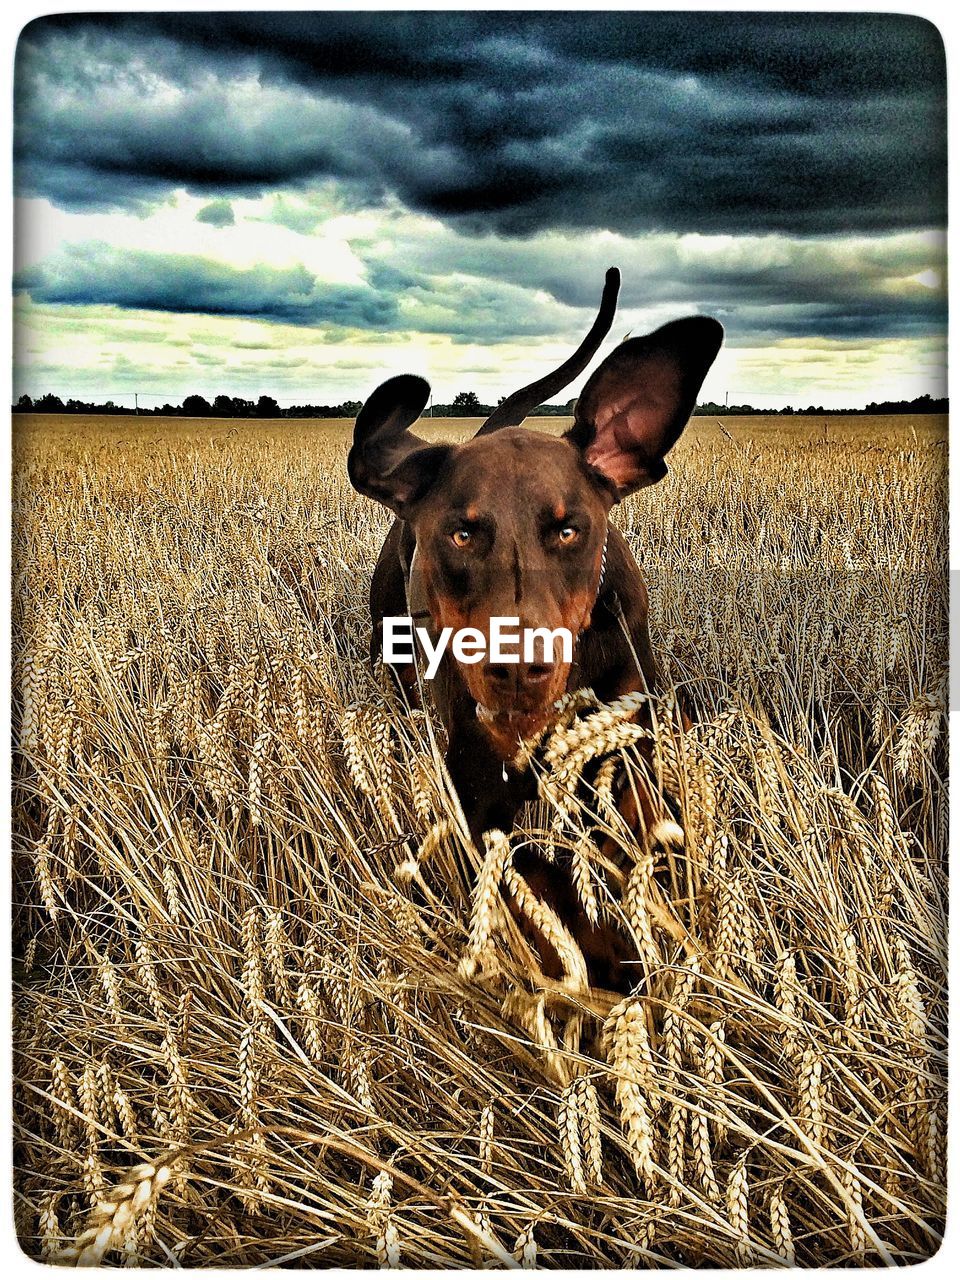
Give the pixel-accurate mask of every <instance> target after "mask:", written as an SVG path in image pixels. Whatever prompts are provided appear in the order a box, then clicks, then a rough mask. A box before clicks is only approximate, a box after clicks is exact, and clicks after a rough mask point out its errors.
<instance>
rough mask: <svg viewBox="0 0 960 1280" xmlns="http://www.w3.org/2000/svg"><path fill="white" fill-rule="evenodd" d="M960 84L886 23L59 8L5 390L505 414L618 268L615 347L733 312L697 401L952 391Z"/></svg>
mask: <svg viewBox="0 0 960 1280" xmlns="http://www.w3.org/2000/svg"><path fill="white" fill-rule="evenodd" d="M944 78H945V72H944V63H943V52H942V46H941V43H940V40H939V37H938V35H937V33H936V32H935V30H934V29H933V28H932V27H931V26H930V25H928V24H927V23H925V22H924V21H922V20H921V19H917V18H909V17H900V16H896V15H882V14H851V15H844V14H831V13H817V14H784V13H772V14H759V13H747V14H744V13H737V14H730V15H727V14H723V13H708V14H704V13H696V14H683V13H666V14H664V13H660V14H658V13H650V12H612V13H603V12H597V11H595V10H589V11H586V10H585V11H583V12H573V13H569V12H568V13H563V12H546V13H542V12H541V13H536V12H519V13H505V12H493V11H488V12H456V11H453V12H451V11H433V12H421V13H409V12H399V13H359V14H358V13H353V14H349V13H286V14H281V13H263V14H261V13H239V14H238V13H223V12H221V13H213V14H200V13H188V14H180V15H177V14H149V15H146V14H144V15H129V16H122V15H111V14H108V15H100V16H96V15H94V16H91V15H75V16H68V17H60V18H50V19H40V20H38V21H36V22H34V23H32V24H31V25H30V26H28V27H27V28H26V30H25V31H24V33H23V35H22V36H21V39H20V44H19V47H18V56H17V68H16V86H15V88H16V106H15V124H16V180H17V211H16V229H17V263H16V276H15V285H14V288H15V297H16V348H17V351H16V357H17V358H16V374H15V392H16V394H18V395H19V394H20V393H21V392H26V393H28V394H30V395H32V396H37V395H40V394H43V393H44V392H46V391H52V392H55V393H56V394H58V395H61V396H62V397H64V398H66V397H68V396H71V395H74V396H79V397H81V398H93V397H96V398H104V399H105V398H107V397H108V396H110V397H113V398H114V399H116V400H120V399H125V400H129V401H130V402H132V395H133V392H134V391H138V392H140V393H141V402H142V403H153V402H162V401H164V400H171V401H178V400H180V399H182V397H183V396H184V395H185V394H187V393H189V392H194V391H196V392H200V393H201V394H204V395H206V396H208V397H212V396H213V395H215V394H217V393H218V392H225V393H227V394H231V395H243V396H252V397H256V396H257V395H259V394H261V393H264V394H269V395H273V396H275V397H276V398H277V399H278V400H279V401H280V403H281V404H288V403H291V402H303V401H312V402H314V403H335V402H338V401H341V400H344V399H362V398H364V397H365V396H366V395H367V394H368V393H369V392H370V391H371V390H372V389H373V387H374V386H376V385H377V384H378V383H379V382H380V381H381V380H382V379H383V378H384V377H387V376H389V375H390V374H392V373H399V372H416V373H420V374H423V375H424V376H426V377H427V378H428V379H429V380H430V382H431V383H432V385H433V389H434V394H435V397H436V399H437V400H438V401H445V400H449V399H452V397H453V396H454V394H456V392H458V391H461V390H475V391H476V392H477V393H478V394H479V395H480V397H481V399H483V400H494V399H496V397H498V396H499V395H503V394H505V393H506V392H509V391H511V390H513V389H514V387H515V386H517V385H519V384H521V383H523V382H526V381H529V380H530V379H531V378H532V377H534V376H539V375H540V374H541V373H543V372H545V371H546V369H547V368H548V367H550V366H551V365H552V364H553V363H554V362H557V361H559V359H561V358H563V357H564V356H565V355H566V354H567V353H568V352H569V350H570V348H571V347H572V346H573V345H575V344H576V343H577V342H578V341H579V339H580V337H581V336H582V334H583V333H584V332H585V331H586V329H587V328H588V327H589V325H590V323H591V320H592V317H593V313H594V310H595V308H596V304H597V302H598V299H599V295H600V289H601V286H602V283H603V274H604V271H605V270H606V268H607V267H608V266H611V265H617V266H619V267H620V268H621V271H622V273H623V280H624V284H623V290H622V294H621V306H620V311H619V314H618V317H617V321H616V323H615V327H614V331H613V335H612V338H621V337H623V336H625V335H626V334H627V333H628V332H631V333H640V332H644V331H645V330H647V329H649V328H652V327H655V326H657V325H658V324H661V323H663V322H665V321H666V320H669V319H674V318H676V317H678V316H681V315H685V314H691V313H694V312H701V313H704V314H709V315H714V316H716V317H717V318H718V319H720V320H721V321H722V322H723V324H724V325H725V326H726V329H727V345H726V347H725V350H724V352H723V353H722V354H721V357H720V359H719V360H718V361H717V365H716V366H715V368H714V370H713V371H712V372H711V374H710V376H709V378H708V381H707V383H706V384H705V387H704V393H703V395H704V398H712V399H716V400H719V401H723V399H724V396H725V395H726V394H727V393H729V396H730V401H731V403H734V402H737V401H744V400H746V401H751V402H753V403H754V404H757V405H761V406H764V407H770V408H775V407H779V406H782V405H783V404H786V403H792V404H794V405H797V404H802V405H807V404H811V403H813V404H823V405H825V406H834V407H839V406H843V405H851V406H854V405H863V404H865V403H866V402H868V401H870V400H876V399H884V398H889V397H901V396H908V397H910V396H914V395H919V394H922V393H924V392H929V393H930V394H933V395H937V394H943V393H944V362H945V333H944V327H945V296H944V295H945V279H944V252H945V250H944V244H945V241H944V227H945V218H946V214H945V204H946V190H945V185H946V183H945V180H946V156H945V137H944V111H945V103H944V93H945V89H944ZM581 381H582V379H581ZM574 389H576V384H575V387H574ZM564 398H565V397H564Z"/></svg>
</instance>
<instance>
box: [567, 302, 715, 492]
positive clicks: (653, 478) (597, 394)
mask: <svg viewBox="0 0 960 1280" xmlns="http://www.w3.org/2000/svg"><path fill="white" fill-rule="evenodd" d="M721 342H723V326H722V325H721V324H719V323H718V321H716V320H711V319H710V318H709V317H708V316H693V317H691V318H690V319H689V320H674V321H673V322H672V323H671V324H665V325H664V326H663V328H662V329H657V330H656V331H655V332H654V333H649V334H647V335H646V336H645V337H643V338H628V339H627V340H626V342H622V343H621V344H620V346H619V347H617V349H616V350H615V351H613V352H611V354H610V355H609V356H607V358H606V360H604V362H603V364H602V365H600V367H599V368H598V369H597V370H596V371H595V372H594V373H593V374H592V375H591V376H590V378H589V379H588V380H587V384H586V386H585V387H584V388H583V391H582V392H581V394H580V398H579V400H578V401H577V407H576V411H575V415H574V423H573V426H572V427H571V428H570V430H569V431H568V432H567V439H568V440H570V441H572V443H573V444H575V445H576V446H577V447H578V448H579V449H580V450H581V451H582V453H583V456H584V459H585V461H586V462H587V463H589V465H590V466H591V467H593V468H594V469H595V470H597V471H599V472H600V473H601V475H602V476H603V477H604V479H606V480H607V481H608V482H609V483H610V484H611V485H612V486H613V487H614V489H615V491H616V495H617V500H618V501H619V500H620V499H621V498H625V497H626V496H627V494H630V493H633V492H635V490H637V489H642V488H644V486H646V485H649V484H656V482H657V481H658V480H662V479H663V477H664V476H665V475H666V474H667V464H666V463H665V462H664V460H663V459H664V457H665V456H666V454H667V453H668V452H669V450H670V449H671V448H672V447H673V446H674V445H675V444H676V442H677V440H678V439H679V437H680V433H681V431H682V430H683V428H684V427H685V426H686V425H687V421H688V420H689V418H690V414H691V413H692V412H693V409H694V405H695V404H696V402H697V393H698V392H699V390H700V387H701V385H702V383H703V380H704V378H705V377H706V375H707V370H708V369H709V368H710V366H711V365H712V364H713V361H714V359H715V357H716V354H717V352H718V351H719V350H720V344H721Z"/></svg>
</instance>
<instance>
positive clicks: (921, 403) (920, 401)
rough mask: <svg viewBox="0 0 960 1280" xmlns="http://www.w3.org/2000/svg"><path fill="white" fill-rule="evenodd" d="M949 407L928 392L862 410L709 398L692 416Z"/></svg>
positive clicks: (938, 409) (914, 410)
mask: <svg viewBox="0 0 960 1280" xmlns="http://www.w3.org/2000/svg"><path fill="white" fill-rule="evenodd" d="M949 407H950V401H949V400H948V399H947V397H946V396H944V397H943V398H942V399H939V400H933V399H931V397H930V396H928V395H922V396H917V397H916V399H914V400H883V401H881V402H880V403H879V404H877V403H876V402H873V403H871V404H868V405H867V406H866V408H864V409H825V408H824V407H823V405H822V404H811V405H808V406H807V407H806V409H799V408H797V409H794V407H793V405H790V404H788V405H787V406H786V408H784V409H755V408H754V407H753V405H752V404H716V403H714V401H712V400H707V401H705V402H704V403H703V404H698V405H697V407H696V409H694V411H693V413H694V417H711V418H724V417H726V418H740V417H746V416H748V415H749V414H752V413H776V414H784V413H793V414H803V415H804V416H806V417H809V416H810V414H815V413H824V414H843V415H844V416H845V417H849V416H850V415H851V414H856V413H862V414H875V415H881V414H888V413H947V412H948V410H949Z"/></svg>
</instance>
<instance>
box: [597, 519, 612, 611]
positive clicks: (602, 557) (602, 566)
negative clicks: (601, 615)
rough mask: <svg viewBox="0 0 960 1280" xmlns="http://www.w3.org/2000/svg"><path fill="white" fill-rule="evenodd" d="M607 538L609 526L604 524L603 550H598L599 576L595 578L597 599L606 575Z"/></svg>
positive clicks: (608, 536)
mask: <svg viewBox="0 0 960 1280" xmlns="http://www.w3.org/2000/svg"><path fill="white" fill-rule="evenodd" d="M609 538H610V526H609V525H606V527H605V528H604V533H603V550H602V551H601V552H600V577H599V578H598V579H597V595H596V599H597V600H599V599H600V592H601V591H602V590H603V583H604V580H605V578H606V576H607V542H608V540H609Z"/></svg>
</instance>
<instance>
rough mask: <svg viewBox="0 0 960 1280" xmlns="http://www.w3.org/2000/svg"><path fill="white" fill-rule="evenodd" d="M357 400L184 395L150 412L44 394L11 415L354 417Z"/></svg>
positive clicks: (23, 402)
mask: <svg viewBox="0 0 960 1280" xmlns="http://www.w3.org/2000/svg"><path fill="white" fill-rule="evenodd" d="M360 403H361V402H360V401H359V400H345V401H344V402H343V404H292V405H289V406H288V407H287V408H286V409H281V408H280V406H279V405H278V404H277V402H276V400H275V399H274V398H273V396H261V397H260V398H259V399H258V400H244V399H243V397H242V396H215V397H214V399H213V403H211V402H210V401H209V400H207V399H205V398H204V397H203V396H197V395H193V396H187V397H186V398H185V399H184V401H183V404H164V405H159V406H157V407H156V408H154V409H147V408H144V407H143V406H142V405H141V407H140V408H139V409H135V408H133V407H131V406H130V405H125V404H114V402H113V401H112V400H108V401H107V402H106V404H91V403H88V402H87V401H85V400H73V399H71V400H67V401H63V400H61V399H60V397H59V396H53V395H45V396H41V397H40V398H39V399H38V400H31V398H30V396H26V395H24V396H21V397H20V399H19V400H18V401H17V403H16V404H15V405H14V406H13V412H14V413H97V414H111V413H116V414H126V415H129V416H130V417H133V415H134V414H138V415H139V416H140V417H141V418H142V417H152V416H157V417H163V418H355V417H356V416H357V414H358V413H359V412H360Z"/></svg>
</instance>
